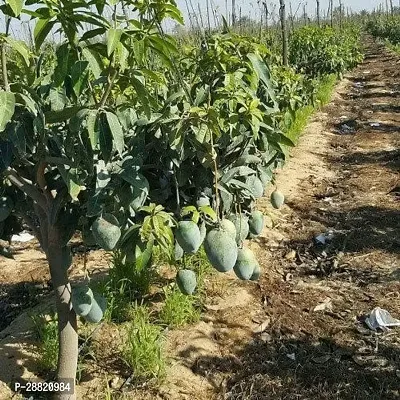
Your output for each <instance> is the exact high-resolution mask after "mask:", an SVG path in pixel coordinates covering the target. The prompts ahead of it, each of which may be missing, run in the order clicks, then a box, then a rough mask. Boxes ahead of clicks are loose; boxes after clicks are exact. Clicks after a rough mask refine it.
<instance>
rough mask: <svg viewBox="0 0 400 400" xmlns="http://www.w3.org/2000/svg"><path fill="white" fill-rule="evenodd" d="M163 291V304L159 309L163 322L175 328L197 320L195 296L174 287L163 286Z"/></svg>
mask: <svg viewBox="0 0 400 400" xmlns="http://www.w3.org/2000/svg"><path fill="white" fill-rule="evenodd" d="M164 293H165V300H164V306H163V308H162V309H161V311H160V320H161V322H162V323H163V324H165V325H167V326H170V327H172V328H177V327H180V326H183V325H186V324H190V323H193V322H197V321H199V319H200V310H199V308H198V306H197V303H198V299H197V296H188V295H185V294H183V293H182V292H181V291H180V290H179V289H178V288H176V287H174V288H165V289H164Z"/></svg>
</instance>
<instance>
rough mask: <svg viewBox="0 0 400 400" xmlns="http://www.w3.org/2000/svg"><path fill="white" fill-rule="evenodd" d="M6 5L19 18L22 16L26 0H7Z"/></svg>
mask: <svg viewBox="0 0 400 400" xmlns="http://www.w3.org/2000/svg"><path fill="white" fill-rule="evenodd" d="M6 4H8V5H9V6H10V7H11V9H12V10H13V13H14V15H15V16H16V17H18V16H19V15H20V14H21V11H22V7H23V6H24V0H6Z"/></svg>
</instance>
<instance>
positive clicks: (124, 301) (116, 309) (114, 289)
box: [97, 254, 155, 322]
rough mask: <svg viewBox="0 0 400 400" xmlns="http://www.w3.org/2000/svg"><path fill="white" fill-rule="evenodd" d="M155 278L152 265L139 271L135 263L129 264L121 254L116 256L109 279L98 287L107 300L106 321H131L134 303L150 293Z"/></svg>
mask: <svg viewBox="0 0 400 400" xmlns="http://www.w3.org/2000/svg"><path fill="white" fill-rule="evenodd" d="M154 277H155V269H154V267H153V266H152V263H149V266H147V267H145V268H143V269H138V268H137V267H136V265H135V263H134V262H127V261H125V260H123V257H122V256H121V255H120V254H115V255H114V258H113V262H112V265H111V268H110V272H109V277H108V279H107V280H106V281H103V282H101V283H100V284H99V285H98V287H97V289H98V290H99V292H101V293H102V294H103V295H104V296H105V297H106V298H107V310H106V312H105V315H104V319H105V320H106V321H114V322H124V321H127V320H129V319H130V317H129V314H130V312H129V311H130V309H131V307H132V303H134V302H135V301H136V300H138V299H140V298H142V297H143V296H144V295H145V294H147V293H148V292H149V290H150V285H151V283H152V282H153V279H154Z"/></svg>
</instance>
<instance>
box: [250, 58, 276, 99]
mask: <svg viewBox="0 0 400 400" xmlns="http://www.w3.org/2000/svg"><path fill="white" fill-rule="evenodd" d="M247 57H248V59H249V60H250V62H251V64H252V66H253V68H254V70H255V71H256V73H257V75H258V77H259V79H261V81H262V82H263V83H264V85H265V86H266V87H267V89H268V94H269V96H270V98H271V100H272V101H273V102H276V96H275V90H274V88H273V86H272V83H271V80H270V74H269V70H268V67H267V65H266V64H265V62H264V61H263V60H262V59H261V58H260V57H259V56H257V55H256V54H254V53H249V54H248V55H247Z"/></svg>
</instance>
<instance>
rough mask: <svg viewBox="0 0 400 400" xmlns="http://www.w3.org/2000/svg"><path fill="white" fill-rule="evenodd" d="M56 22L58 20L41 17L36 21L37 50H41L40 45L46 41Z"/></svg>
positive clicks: (34, 32) (35, 38) (34, 33)
mask: <svg viewBox="0 0 400 400" xmlns="http://www.w3.org/2000/svg"><path fill="white" fill-rule="evenodd" d="M55 23H56V21H52V20H50V19H39V20H38V21H37V22H36V26H35V29H34V31H33V37H34V40H35V47H36V50H39V48H40V46H41V45H42V44H43V42H44V41H45V39H46V37H47V35H48V34H49V32H50V31H51V29H52V28H53V26H54V24H55Z"/></svg>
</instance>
